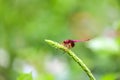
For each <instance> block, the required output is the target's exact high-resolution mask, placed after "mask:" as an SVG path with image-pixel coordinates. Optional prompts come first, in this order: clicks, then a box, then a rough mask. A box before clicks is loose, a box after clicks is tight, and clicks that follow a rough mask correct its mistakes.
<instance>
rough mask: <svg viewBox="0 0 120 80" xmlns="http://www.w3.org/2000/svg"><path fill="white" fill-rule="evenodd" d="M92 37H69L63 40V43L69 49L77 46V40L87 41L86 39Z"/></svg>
mask: <svg viewBox="0 0 120 80" xmlns="http://www.w3.org/2000/svg"><path fill="white" fill-rule="evenodd" d="M89 40H90V39H81V40H71V39H68V40H64V41H63V42H62V45H64V46H65V47H67V48H68V49H70V48H72V47H74V46H75V43H76V42H85V41H89Z"/></svg>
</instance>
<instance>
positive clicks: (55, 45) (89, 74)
mask: <svg viewBox="0 0 120 80" xmlns="http://www.w3.org/2000/svg"><path fill="white" fill-rule="evenodd" d="M45 41H46V42H47V43H48V44H50V45H51V46H53V47H55V48H57V49H60V50H63V51H65V52H66V53H68V55H69V56H71V57H72V58H73V59H74V61H75V62H77V63H78V64H79V66H80V67H81V68H82V69H83V70H84V71H85V72H86V74H87V75H88V77H89V78H90V80H96V79H95V77H94V76H93V74H92V73H91V71H90V70H89V69H88V68H87V66H86V65H85V64H84V63H83V61H82V60H81V59H80V58H78V57H77V56H76V55H75V53H74V52H72V51H71V50H70V49H68V48H67V47H65V46H63V45H61V44H59V43H57V42H54V41H51V40H45Z"/></svg>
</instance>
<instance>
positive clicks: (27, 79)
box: [17, 73, 32, 80]
mask: <svg viewBox="0 0 120 80" xmlns="http://www.w3.org/2000/svg"><path fill="white" fill-rule="evenodd" d="M17 80H32V74H31V73H30V74H21V75H20V76H19V77H18V78H17Z"/></svg>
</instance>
